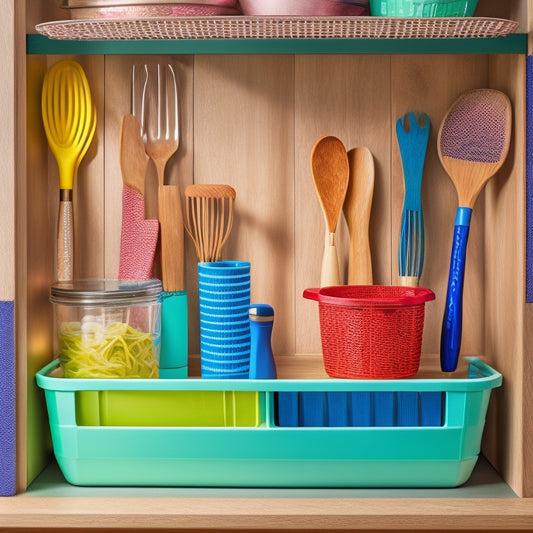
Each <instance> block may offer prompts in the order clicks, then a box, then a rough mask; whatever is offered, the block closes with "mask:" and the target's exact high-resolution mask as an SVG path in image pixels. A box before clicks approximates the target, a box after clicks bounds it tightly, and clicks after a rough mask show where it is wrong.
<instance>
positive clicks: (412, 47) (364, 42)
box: [26, 33, 527, 55]
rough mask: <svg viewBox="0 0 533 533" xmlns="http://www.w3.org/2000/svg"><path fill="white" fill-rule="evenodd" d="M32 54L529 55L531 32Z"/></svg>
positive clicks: (33, 44)
mask: <svg viewBox="0 0 533 533" xmlns="http://www.w3.org/2000/svg"><path fill="white" fill-rule="evenodd" d="M26 51H27V53H28V54H49V55H55V54H57V55H65V54H76V55H91V54H92V55H113V54H114V55H126V54H143V55H146V54H526V53H527V34H525V33H513V34H510V35H507V36H505V37H491V38H480V37H474V38H465V39H463V38H460V39H453V38H448V39H386V38H381V39H183V40H146V39H143V40H130V41H120V40H117V41H113V40H109V41H108V40H106V41H74V40H73V41H71V40H68V41H65V40H56V39H49V38H48V37H45V36H44V35H39V34H28V35H27V36H26Z"/></svg>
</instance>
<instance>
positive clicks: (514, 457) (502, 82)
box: [484, 56, 533, 496]
mask: <svg viewBox="0 0 533 533" xmlns="http://www.w3.org/2000/svg"><path fill="white" fill-rule="evenodd" d="M490 86H491V87H492V88H494V89H498V90H501V91H503V92H505V93H506V94H507V95H508V96H509V98H510V99H511V102H512V105H513V132H512V135H513V136H512V140H511V147H510V152H509V156H508V158H507V160H506V162H505V164H504V166H503V167H502V169H501V170H500V171H499V172H498V173H497V174H496V175H495V176H494V178H492V179H491V181H490V182H489V183H488V184H487V187H486V191H485V221H486V224H485V232H484V241H485V248H486V260H485V301H486V303H485V310H484V314H485V320H484V322H485V332H484V335H485V339H486V341H485V342H486V344H485V346H486V349H485V353H486V356H487V359H488V361H489V362H490V363H491V364H492V365H494V367H495V368H497V369H498V370H499V371H500V372H501V373H502V374H503V386H502V387H501V388H500V389H497V390H495V391H494V393H493V394H494V395H493V398H492V400H491V406H490V409H489V414H488V421H487V431H486V438H485V449H484V451H485V454H486V455H487V456H488V458H489V459H490V460H491V461H492V462H493V464H494V465H495V466H496V468H497V469H498V471H499V472H501V473H502V475H503V476H504V478H505V480H506V481H507V482H508V483H509V485H510V486H511V487H512V488H513V489H514V490H515V491H516V492H517V493H519V494H520V495H524V496H532V495H533V492H532V490H531V488H532V485H531V483H532V479H531V475H528V472H529V473H530V472H531V464H532V460H533V456H532V453H531V445H530V444H528V434H530V433H531V425H530V424H531V421H530V422H529V425H528V423H527V420H528V418H529V420H531V419H530V415H529V414H528V412H529V411H530V409H528V407H527V406H528V405H529V403H528V398H529V400H530V399H531V394H532V391H531V388H532V385H531V379H530V374H528V373H527V369H528V368H529V367H530V365H531V349H530V348H529V345H530V344H531V336H530V330H531V328H530V327H529V326H528V323H527V322H528V316H529V314H530V313H529V314H528V313H526V311H525V309H524V306H525V304H524V302H525V277H524V276H525V272H524V265H525V243H524V235H525V182H524V177H525V172H526V171H525V153H526V152H525V150H526V146H525V120H526V109H525V101H526V100H525V86H526V83H525V57H523V56H510V57H509V56H493V57H491V59H490ZM524 328H525V331H524ZM528 466H529V470H528V468H527V467H528Z"/></svg>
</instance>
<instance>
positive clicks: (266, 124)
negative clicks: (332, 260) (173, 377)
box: [187, 55, 312, 354]
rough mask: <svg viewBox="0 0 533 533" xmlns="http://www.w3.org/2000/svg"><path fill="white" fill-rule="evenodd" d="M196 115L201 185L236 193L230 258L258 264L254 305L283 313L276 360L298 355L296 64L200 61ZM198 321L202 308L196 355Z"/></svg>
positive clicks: (192, 279)
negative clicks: (228, 188)
mask: <svg viewBox="0 0 533 533" xmlns="http://www.w3.org/2000/svg"><path fill="white" fill-rule="evenodd" d="M194 111H195V115H194V117H195V122H194V132H195V133H194V155H195V160H194V181H195V183H226V184H228V185H231V186H232V187H233V188H234V189H235V191H236V198H235V216H234V222H233V228H232V230H231V234H230V237H229V239H228V241H227V243H226V244H225V246H224V249H223V251H222V259H237V260H244V261H250V262H251V291H252V301H253V302H255V303H267V304H269V305H272V307H273V308H274V311H275V313H276V318H275V321H274V328H273V333H272V346H273V350H274V353H284V354H291V353H295V340H294V335H295V333H294V330H295V328H294V325H295V313H294V305H295V303H294V302H295V298H298V296H295V293H294V282H295V281H294V280H295V275H296V273H295V270H294V256H295V251H294V202H295V197H294V187H295V185H294V58H293V57H291V56H270V55H265V56H253V57H250V56H197V57H196V59H195V94H194ZM309 154H310V152H307V154H306V160H307V168H309ZM309 180H310V177H309ZM309 184H310V185H311V187H312V183H311V182H310V183H309ZM187 241H188V243H187V244H188V246H189V252H188V253H187V258H188V259H187V270H188V277H187V283H188V286H189V287H191V293H192V297H191V300H195V299H196V300H197V296H195V291H196V290H197V283H198V278H197V272H196V257H195V253H194V247H193V246H192V241H191V240H190V239H187ZM196 295H197V293H196ZM195 305H196V306H197V303H196V304H195ZM197 315H198V311H197V307H196V308H195V309H193V310H192V311H190V315H189V316H190V323H192V324H193V329H191V330H190V331H191V333H192V334H191V336H190V344H191V350H192V352H193V353H195V350H196V353H197V352H198V343H199V341H198V322H197V320H198V319H197ZM194 324H195V325H194ZM195 347H196V348H195Z"/></svg>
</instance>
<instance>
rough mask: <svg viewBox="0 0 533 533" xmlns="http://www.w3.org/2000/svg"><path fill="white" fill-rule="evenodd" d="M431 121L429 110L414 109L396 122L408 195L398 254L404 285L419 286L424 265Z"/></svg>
mask: <svg viewBox="0 0 533 533" xmlns="http://www.w3.org/2000/svg"><path fill="white" fill-rule="evenodd" d="M430 126H431V121H430V120H429V117H428V116H427V114H426V113H419V114H415V113H414V112H412V111H410V112H409V113H406V114H405V115H404V116H403V117H401V118H399V119H398V121H397V122H396V136H397V138H398V145H399V147H400V155H401V157H402V167H403V176H404V182H405V198H404V204H403V211H402V229H401V234H400V246H399V253H398V267H399V274H400V282H401V284H402V285H409V286H418V281H419V278H420V276H421V274H422V268H423V265H424V218H423V214H422V176H423V173H424V162H425V159H426V150H427V145H428V139H429V129H430Z"/></svg>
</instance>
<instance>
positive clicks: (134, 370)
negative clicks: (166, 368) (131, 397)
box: [58, 317, 159, 378]
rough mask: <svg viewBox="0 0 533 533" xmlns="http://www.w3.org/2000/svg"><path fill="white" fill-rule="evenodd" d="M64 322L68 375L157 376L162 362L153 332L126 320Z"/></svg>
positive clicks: (62, 348)
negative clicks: (105, 324)
mask: <svg viewBox="0 0 533 533" xmlns="http://www.w3.org/2000/svg"><path fill="white" fill-rule="evenodd" d="M86 318H87V317H84V320H83V322H64V323H62V324H61V326H60V329H59V332H58V333H59V335H58V340H59V361H60V364H61V368H62V369H63V373H64V376H65V377H66V378H157V377H158V375H159V364H158V360H157V353H156V349H155V346H154V339H153V335H152V334H151V333H145V332H143V331H140V330H137V329H135V328H133V327H132V326H130V325H129V324H125V323H122V322H115V323H113V324H110V325H107V326H104V325H103V324H102V323H101V322H100V321H99V320H98V319H96V318H95V320H85V319H86Z"/></svg>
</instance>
